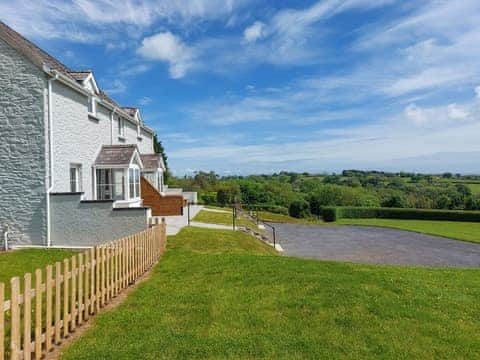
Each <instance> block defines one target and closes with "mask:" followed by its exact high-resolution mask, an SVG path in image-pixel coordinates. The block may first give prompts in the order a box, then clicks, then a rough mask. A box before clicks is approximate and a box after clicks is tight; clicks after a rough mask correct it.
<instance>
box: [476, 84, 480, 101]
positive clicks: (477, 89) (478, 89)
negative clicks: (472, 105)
mask: <svg viewBox="0 0 480 360" xmlns="http://www.w3.org/2000/svg"><path fill="white" fill-rule="evenodd" d="M475 95H477V98H479V99H480V85H479V86H477V87H476V88H475Z"/></svg>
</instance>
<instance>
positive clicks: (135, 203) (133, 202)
mask: <svg viewBox="0 0 480 360" xmlns="http://www.w3.org/2000/svg"><path fill="white" fill-rule="evenodd" d="M141 205H142V199H141V198H138V199H128V200H116V201H115V203H114V204H113V207H115V208H130V207H139V206H141Z"/></svg>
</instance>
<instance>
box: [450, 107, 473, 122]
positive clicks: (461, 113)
mask: <svg viewBox="0 0 480 360" xmlns="http://www.w3.org/2000/svg"><path fill="white" fill-rule="evenodd" d="M448 115H449V116H450V118H451V119H454V120H465V119H467V118H468V117H469V116H470V113H469V112H468V111H467V110H466V109H464V108H462V107H461V106H458V105H457V104H450V105H448Z"/></svg>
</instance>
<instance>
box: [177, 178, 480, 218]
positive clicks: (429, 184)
mask: <svg viewBox="0 0 480 360" xmlns="http://www.w3.org/2000/svg"><path fill="white" fill-rule="evenodd" d="M477 183H478V187H479V188H480V177H478V176H462V175H460V174H452V173H445V174H436V175H435V174H433V175H432V174H418V173H406V172H399V173H388V172H381V171H360V170H345V171H343V172H342V173H341V174H309V173H294V172H280V173H276V174H271V175H249V176H225V177H220V176H219V175H218V174H216V173H215V172H202V171H200V172H197V173H195V174H194V175H193V176H185V177H182V178H178V177H171V178H170V180H169V184H170V185H171V186H175V187H182V188H183V189H184V190H187V191H197V192H198V193H199V199H200V201H201V202H203V203H204V204H208V205H219V206H227V205H231V204H234V203H241V204H242V205H243V206H245V207H252V208H258V209H263V210H267V211H272V212H277V213H282V214H289V215H291V216H295V217H311V216H319V215H320V214H321V209H322V207H324V206H364V207H389V208H418V209H444V210H480V196H479V194H476V193H474V192H473V191H472V185H476V184H477Z"/></svg>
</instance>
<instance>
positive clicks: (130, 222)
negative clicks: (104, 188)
mask: <svg viewBox="0 0 480 360" xmlns="http://www.w3.org/2000/svg"><path fill="white" fill-rule="evenodd" d="M81 195H82V194H81V193H75V194H72V193H70V194H51V196H50V208H51V221H52V232H51V236H52V245H53V246H73V247H75V246H78V247H82V246H93V245H97V244H103V243H105V242H108V241H111V240H116V239H119V238H122V237H125V236H128V235H131V234H135V233H138V232H140V231H143V230H145V229H146V228H147V227H148V219H149V218H150V216H151V215H150V214H151V213H150V209H149V208H118V209H114V208H112V205H113V202H112V201H81Z"/></svg>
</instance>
